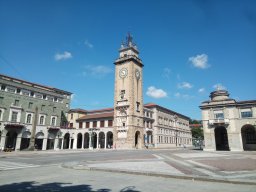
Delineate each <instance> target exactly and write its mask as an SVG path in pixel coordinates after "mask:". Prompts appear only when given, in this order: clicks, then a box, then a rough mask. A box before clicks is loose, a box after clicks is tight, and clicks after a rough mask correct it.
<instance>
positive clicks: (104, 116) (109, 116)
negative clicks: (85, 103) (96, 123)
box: [77, 112, 114, 121]
mask: <svg viewBox="0 0 256 192" xmlns="http://www.w3.org/2000/svg"><path fill="white" fill-rule="evenodd" d="M113 118H114V112H107V113H97V114H90V115H85V116H83V117H80V118H79V119H77V121H83V120H89V119H113Z"/></svg>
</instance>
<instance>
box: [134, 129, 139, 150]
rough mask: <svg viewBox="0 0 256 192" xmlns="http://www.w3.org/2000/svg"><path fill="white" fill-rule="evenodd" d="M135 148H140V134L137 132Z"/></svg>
mask: <svg viewBox="0 0 256 192" xmlns="http://www.w3.org/2000/svg"><path fill="white" fill-rule="evenodd" d="M134 144H135V148H137V149H138V148H141V134H140V132H139V131H136V133H135V143H134Z"/></svg>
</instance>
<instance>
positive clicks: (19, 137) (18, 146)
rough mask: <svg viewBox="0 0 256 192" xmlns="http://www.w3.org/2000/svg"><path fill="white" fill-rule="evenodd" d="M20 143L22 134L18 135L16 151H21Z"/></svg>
mask: <svg viewBox="0 0 256 192" xmlns="http://www.w3.org/2000/svg"><path fill="white" fill-rule="evenodd" d="M20 144H21V136H17V139H16V146H15V151H19V150H20Z"/></svg>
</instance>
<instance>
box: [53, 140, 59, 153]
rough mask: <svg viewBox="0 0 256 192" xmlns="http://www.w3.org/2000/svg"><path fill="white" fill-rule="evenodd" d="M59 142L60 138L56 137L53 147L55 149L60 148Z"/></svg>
mask: <svg viewBox="0 0 256 192" xmlns="http://www.w3.org/2000/svg"><path fill="white" fill-rule="evenodd" d="M58 142H59V139H58V138H55V139H54V147H53V149H54V150H58V149H59V148H58Z"/></svg>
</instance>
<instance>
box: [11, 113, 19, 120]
mask: <svg viewBox="0 0 256 192" xmlns="http://www.w3.org/2000/svg"><path fill="white" fill-rule="evenodd" d="M17 118H18V112H16V111H13V112H12V119H11V122H17Z"/></svg>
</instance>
